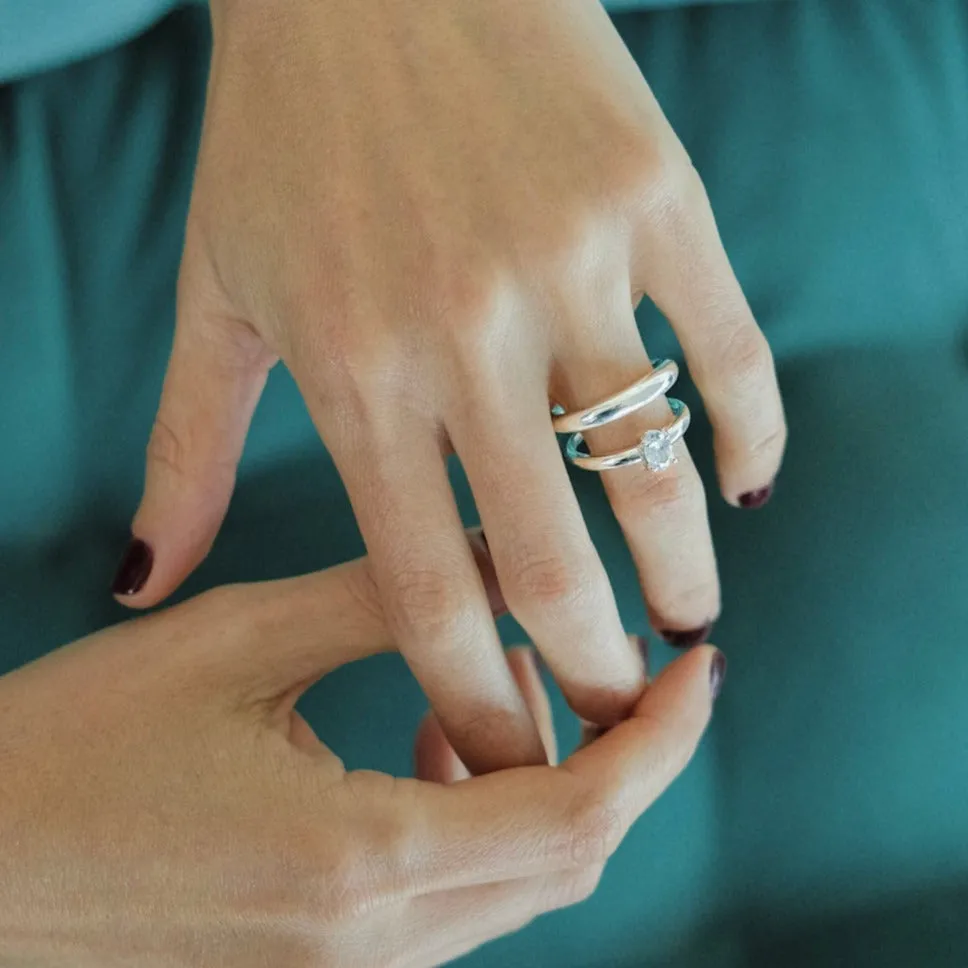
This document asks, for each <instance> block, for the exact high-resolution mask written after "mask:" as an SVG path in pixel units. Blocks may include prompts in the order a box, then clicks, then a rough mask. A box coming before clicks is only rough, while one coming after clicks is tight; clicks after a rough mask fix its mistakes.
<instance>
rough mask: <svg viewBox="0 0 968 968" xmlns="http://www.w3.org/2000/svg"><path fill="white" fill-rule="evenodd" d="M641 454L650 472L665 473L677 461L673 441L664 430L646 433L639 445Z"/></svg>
mask: <svg viewBox="0 0 968 968" xmlns="http://www.w3.org/2000/svg"><path fill="white" fill-rule="evenodd" d="M639 453H640V454H641V455H642V460H644V461H645V463H646V466H647V467H648V468H649V470H650V471H664V470H665V469H666V468H667V467H669V466H670V465H672V464H674V463H675V461H676V457H675V454H673V452H672V440H671V439H670V437H669V434H668V433H666V431H664V430H649V431H646V433H645V436H644V437H643V438H642V442H641V443H640V444H639Z"/></svg>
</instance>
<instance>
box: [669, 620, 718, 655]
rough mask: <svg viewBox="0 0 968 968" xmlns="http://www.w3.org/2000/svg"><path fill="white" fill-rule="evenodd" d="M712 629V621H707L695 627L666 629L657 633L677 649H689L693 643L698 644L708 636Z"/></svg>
mask: <svg viewBox="0 0 968 968" xmlns="http://www.w3.org/2000/svg"><path fill="white" fill-rule="evenodd" d="M712 629H713V623H712V622H707V623H706V624H705V625H703V626H701V627H700V628H697V629H687V630H685V631H682V630H679V629H666V630H665V631H662V632H660V633H659V635H661V636H662V638H663V639H665V640H666V642H668V643H669V645H674V646H675V647H676V648H677V649H691V648H692V647H693V646H694V645H699V644H700V643H701V642H705V641H706V639H708V638H709V633H710V632H711V631H712Z"/></svg>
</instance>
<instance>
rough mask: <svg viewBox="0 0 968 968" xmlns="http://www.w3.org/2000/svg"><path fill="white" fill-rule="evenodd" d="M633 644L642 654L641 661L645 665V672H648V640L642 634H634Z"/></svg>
mask: <svg viewBox="0 0 968 968" xmlns="http://www.w3.org/2000/svg"><path fill="white" fill-rule="evenodd" d="M635 644H636V645H637V646H638V647H639V652H640V653H641V654H642V663H643V665H644V666H645V674H646V676H648V674H649V640H648V639H647V638H646V637H645V636H644V635H636V636H635Z"/></svg>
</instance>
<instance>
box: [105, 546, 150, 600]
mask: <svg viewBox="0 0 968 968" xmlns="http://www.w3.org/2000/svg"><path fill="white" fill-rule="evenodd" d="M154 563H155V553H154V550H153V549H152V547H151V545H150V544H148V542H147V541H143V540H142V539H141V538H138V537H135V536H134V535H132V537H131V539H130V541H129V542H128V545H127V547H126V548H125V550H124V554H123V555H122V556H121V560H120V562H118V567H117V569H116V571H115V573H114V580H113V581H112V582H111V594H112V595H114V597H115V598H116V599H117V600H118V601H120V602H122V603H123V604H128V603H129V602H130V601H131V599H132V598H133V596H136V595H138V593H139V592H141V591H142V589H143V588H144V587H145V585H146V584H147V582H148V579H149V578H150V577H151V571H152V568H153V567H154Z"/></svg>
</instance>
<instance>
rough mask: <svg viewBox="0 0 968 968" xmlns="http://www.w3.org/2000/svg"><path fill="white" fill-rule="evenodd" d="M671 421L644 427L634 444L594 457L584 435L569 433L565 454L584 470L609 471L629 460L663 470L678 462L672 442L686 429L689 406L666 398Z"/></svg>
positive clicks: (625, 464)
mask: <svg viewBox="0 0 968 968" xmlns="http://www.w3.org/2000/svg"><path fill="white" fill-rule="evenodd" d="M669 409H670V410H672V415H673V418H674V419H673V421H672V423H670V424H669V425H668V426H667V427H663V428H661V429H660V430H647V431H646V432H645V433H644V434H643V435H642V439H641V440H640V441H639V443H638V444H637V445H636V446H635V447H630V448H629V449H628V450H623V451H620V452H619V453H617V454H603V455H602V456H601V457H593V456H592V455H591V454H589V453H588V451H587V450H586V449H585V438H584V437H583V436H582V435H581V434H580V433H578V434H572V435H571V436H570V437H569V438H568V443H567V444H566V445H565V456H566V457H567V458H568V460H570V461H571V462H572V463H573V464H574V465H575V466H576V467H580V468H581V469H582V470H585V471H611V470H615V469H616V468H618V467H628V466H629V465H630V464H645V466H646V467H648V469H649V470H650V471H664V470H666V469H667V468H668V467H671V466H672V465H673V464H675V463H676V462H677V458H676V455H675V452H674V451H673V445H674V444H676V443H678V441H680V440H682V438H683V437H684V436H685V433H686V431H687V430H688V429H689V421H690V414H689V408H688V407H687V406H686V405H685V404H684V403H683V402H682V401H681V400H674V399H672V398H671V397H670V398H669Z"/></svg>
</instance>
